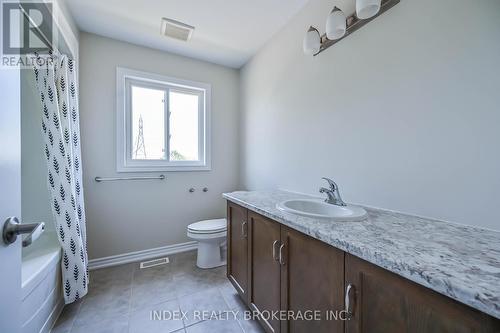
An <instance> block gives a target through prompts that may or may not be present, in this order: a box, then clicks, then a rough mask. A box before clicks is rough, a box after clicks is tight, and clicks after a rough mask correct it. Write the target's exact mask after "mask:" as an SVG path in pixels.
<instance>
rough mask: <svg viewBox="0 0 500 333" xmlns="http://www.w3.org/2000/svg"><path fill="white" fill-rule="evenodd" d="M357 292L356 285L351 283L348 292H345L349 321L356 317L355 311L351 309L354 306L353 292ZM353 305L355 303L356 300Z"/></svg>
mask: <svg viewBox="0 0 500 333" xmlns="http://www.w3.org/2000/svg"><path fill="white" fill-rule="evenodd" d="M355 291H356V288H355V287H354V285H352V284H350V283H349V284H348V285H347V288H346V290H345V312H346V313H347V318H348V319H350V318H352V317H353V316H354V311H353V309H352V308H351V305H353V304H351V292H352V293H355ZM352 303H354V300H353V302H352Z"/></svg>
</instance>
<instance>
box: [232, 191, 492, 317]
mask: <svg viewBox="0 0 500 333" xmlns="http://www.w3.org/2000/svg"><path fill="white" fill-rule="evenodd" d="M223 197H224V198H226V199H227V200H229V201H232V202H234V203H236V204H239V205H241V206H244V207H246V208H248V209H250V210H252V211H255V212H257V213H259V214H261V215H264V216H267V217H269V218H270V219H273V220H276V221H278V222H280V223H281V224H284V225H286V226H289V227H291V228H293V229H295V230H298V231H301V232H303V233H305V234H307V235H310V236H312V237H314V238H316V239H318V240H321V241H323V242H325V243H328V244H330V245H332V246H334V247H336V248H338V249H341V250H343V251H345V252H348V253H350V254H353V255H355V256H357V257H359V258H362V259H364V260H366V261H368V262H371V263H373V264H375V265H377V266H380V267H383V268H385V269H387V270H389V271H391V272H393V273H396V274H398V275H400V276H403V277H405V278H407V279H409V280H411V281H414V282H416V283H418V284H420V285H423V286H425V287H427V288H430V289H432V290H434V291H436V292H438V293H441V294H443V295H446V296H448V297H450V298H452V299H455V300H457V301H459V302H461V303H464V304H466V305H469V306H471V307H473V308H475V309H477V310H480V311H482V312H485V313H487V314H489V315H491V316H493V317H496V318H498V319H500V232H496V231H491V230H486V229H481V228H477V227H472V226H465V225H460V224H455V223H449V222H443V221H437V220H432V219H425V218H421V217H416V216H411V215H405V214H401V213H395V212H391V211H386V210H379V209H373V208H366V207H365V208H366V210H367V211H368V214H369V219H368V220H367V221H363V222H332V221H328V220H320V219H313V218H307V217H302V216H296V215H292V214H288V213H284V212H281V211H279V210H278V209H277V208H276V204H277V203H279V202H281V201H284V200H289V199H299V198H306V199H311V198H315V197H311V196H307V195H304V194H297V193H292V192H286V191H280V190H276V191H252V192H244V191H238V192H232V193H224V194H223Z"/></svg>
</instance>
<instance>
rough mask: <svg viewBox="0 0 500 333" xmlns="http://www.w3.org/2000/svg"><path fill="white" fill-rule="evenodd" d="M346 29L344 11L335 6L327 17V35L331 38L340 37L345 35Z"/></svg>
mask: <svg viewBox="0 0 500 333" xmlns="http://www.w3.org/2000/svg"><path fill="white" fill-rule="evenodd" d="M346 29H347V25H346V16H345V14H344V12H343V11H341V10H340V9H338V8H337V7H335V8H333V10H332V11H331V13H330V15H328V18H327V19H326V37H327V38H328V39H330V40H334V39H339V38H341V37H343V36H344V35H345V32H346Z"/></svg>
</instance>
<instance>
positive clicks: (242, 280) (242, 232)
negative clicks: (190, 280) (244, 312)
mask: <svg viewBox="0 0 500 333" xmlns="http://www.w3.org/2000/svg"><path fill="white" fill-rule="evenodd" d="M227 221H228V228H227V235H228V240H227V241H228V244H227V252H228V253H227V259H228V260H227V277H228V279H229V281H231V283H232V284H233V285H234V287H235V288H236V290H237V291H238V293H239V294H240V296H241V297H242V298H243V299H244V300H247V288H248V271H247V270H248V232H247V231H248V230H247V226H248V225H247V210H246V209H245V208H243V207H241V206H238V205H235V204H233V203H231V202H228V204H227Z"/></svg>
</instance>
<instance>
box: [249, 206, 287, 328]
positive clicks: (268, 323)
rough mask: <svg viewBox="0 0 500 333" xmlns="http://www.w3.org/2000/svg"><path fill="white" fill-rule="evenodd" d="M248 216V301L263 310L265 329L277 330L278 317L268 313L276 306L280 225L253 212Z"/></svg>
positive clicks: (251, 305)
mask: <svg viewBox="0 0 500 333" xmlns="http://www.w3.org/2000/svg"><path fill="white" fill-rule="evenodd" d="M248 220H249V223H250V224H249V227H250V228H249V242H250V243H249V251H250V259H249V263H250V266H249V272H250V276H249V281H250V288H249V305H250V308H251V309H252V310H254V311H258V312H259V313H261V314H263V315H262V316H261V318H260V323H261V324H262V327H263V328H264V329H265V330H266V332H268V333H272V332H279V331H280V323H279V321H278V320H276V319H273V318H272V317H270V316H269V315H270V314H272V313H273V312H275V313H277V312H278V311H279V310H280V265H279V263H278V261H277V251H278V248H279V243H280V225H279V224H278V223H277V222H274V221H272V220H270V219H267V218H265V217H263V216H261V215H258V214H255V213H253V212H249V213H248Z"/></svg>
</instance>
